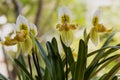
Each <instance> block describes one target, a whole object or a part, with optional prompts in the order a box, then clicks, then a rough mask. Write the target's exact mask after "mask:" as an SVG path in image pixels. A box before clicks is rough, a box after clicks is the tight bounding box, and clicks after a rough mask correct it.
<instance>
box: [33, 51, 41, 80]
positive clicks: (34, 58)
mask: <svg viewBox="0 0 120 80" xmlns="http://www.w3.org/2000/svg"><path fill="white" fill-rule="evenodd" d="M33 51H34V50H33ZM32 57H33V62H34V64H35V67H36V71H37V74H38V76H39V78H40V80H42V75H41V73H40V67H39V66H38V65H39V64H38V63H39V62H38V59H37V58H38V57H37V53H33V52H32ZM36 57H37V58H36Z"/></svg>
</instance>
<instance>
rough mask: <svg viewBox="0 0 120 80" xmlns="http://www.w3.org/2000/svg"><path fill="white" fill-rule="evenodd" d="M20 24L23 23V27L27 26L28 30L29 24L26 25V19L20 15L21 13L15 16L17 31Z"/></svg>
mask: <svg viewBox="0 0 120 80" xmlns="http://www.w3.org/2000/svg"><path fill="white" fill-rule="evenodd" d="M21 25H25V26H24V27H25V28H27V29H28V30H29V26H28V20H27V19H26V18H25V17H24V16H22V15H19V16H18V18H17V21H16V26H15V27H16V28H15V29H16V30H17V31H20V26H21Z"/></svg>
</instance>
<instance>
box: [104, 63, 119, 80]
mask: <svg viewBox="0 0 120 80" xmlns="http://www.w3.org/2000/svg"><path fill="white" fill-rule="evenodd" d="M119 69H120V62H119V63H117V64H116V65H115V66H114V67H113V68H112V69H111V70H110V71H109V72H108V73H107V75H106V76H105V77H104V78H103V79H102V80H111V79H112V78H113V77H114V76H115V74H116V73H117V72H118V71H119Z"/></svg>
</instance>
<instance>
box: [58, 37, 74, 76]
mask: <svg viewBox="0 0 120 80" xmlns="http://www.w3.org/2000/svg"><path fill="white" fill-rule="evenodd" d="M60 40H61V38H60ZM61 43H62V47H63V49H64V52H65V54H67V55H68V64H69V67H71V66H72V64H73V63H74V62H75V61H74V58H73V54H72V51H71V48H70V47H67V46H65V44H64V43H63V42H62V40H61ZM63 63H65V59H64V60H63ZM73 68H74V67H73ZM73 68H70V69H71V73H72V76H73V75H74V69H73Z"/></svg>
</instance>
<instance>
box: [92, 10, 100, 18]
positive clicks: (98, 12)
mask: <svg viewBox="0 0 120 80" xmlns="http://www.w3.org/2000/svg"><path fill="white" fill-rule="evenodd" d="M95 16H96V17H98V18H99V19H100V17H101V16H102V11H101V9H100V8H98V9H97V10H96V11H95V12H94V14H93V17H95Z"/></svg>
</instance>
